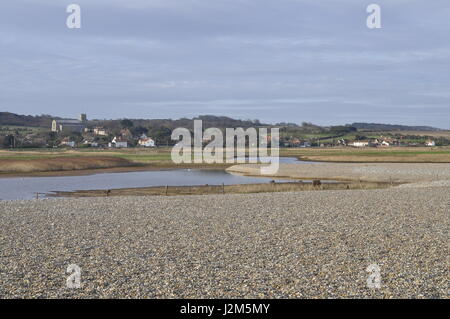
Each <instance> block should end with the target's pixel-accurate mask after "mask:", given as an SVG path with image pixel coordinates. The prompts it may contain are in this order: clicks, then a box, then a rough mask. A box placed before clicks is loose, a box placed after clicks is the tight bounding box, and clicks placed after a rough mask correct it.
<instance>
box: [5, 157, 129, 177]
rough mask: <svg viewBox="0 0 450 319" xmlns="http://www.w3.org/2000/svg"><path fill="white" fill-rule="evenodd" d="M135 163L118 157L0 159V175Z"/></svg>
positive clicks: (108, 166)
mask: <svg viewBox="0 0 450 319" xmlns="http://www.w3.org/2000/svg"><path fill="white" fill-rule="evenodd" d="M133 165H136V164H135V163H133V162H131V161H129V160H126V159H124V158H118V157H88V156H86V157H56V158H43V159H33V160H28V159H0V173H34V172H55V171H78V170H87V169H99V168H113V167H130V166H133Z"/></svg>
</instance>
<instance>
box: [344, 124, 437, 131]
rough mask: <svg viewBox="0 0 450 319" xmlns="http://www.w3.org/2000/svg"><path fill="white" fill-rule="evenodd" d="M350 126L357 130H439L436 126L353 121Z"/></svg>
mask: <svg viewBox="0 0 450 319" xmlns="http://www.w3.org/2000/svg"><path fill="white" fill-rule="evenodd" d="M351 126H353V127H356V128H357V129H358V130H366V131H372V132H374V131H439V129H438V128H435V127H431V126H408V125H395V124H377V123H353V124H351Z"/></svg>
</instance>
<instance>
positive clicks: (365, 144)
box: [349, 141, 369, 147]
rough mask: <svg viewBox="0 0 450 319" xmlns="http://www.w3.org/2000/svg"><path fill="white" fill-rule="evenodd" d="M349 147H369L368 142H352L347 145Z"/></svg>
mask: <svg viewBox="0 0 450 319" xmlns="http://www.w3.org/2000/svg"><path fill="white" fill-rule="evenodd" d="M349 145H350V146H354V147H367V146H369V142H368V141H354V142H353V143H351V144H349Z"/></svg>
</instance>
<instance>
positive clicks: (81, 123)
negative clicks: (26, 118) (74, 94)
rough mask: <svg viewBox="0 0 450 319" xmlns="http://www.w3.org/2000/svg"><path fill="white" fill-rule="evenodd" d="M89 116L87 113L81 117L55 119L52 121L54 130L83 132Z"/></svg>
mask: <svg viewBox="0 0 450 319" xmlns="http://www.w3.org/2000/svg"><path fill="white" fill-rule="evenodd" d="M86 122H87V117H86V114H80V118H79V119H78V120H76V119H62V120H53V122H52V132H62V131H69V132H80V133H81V132H83V130H84V128H85V127H86Z"/></svg>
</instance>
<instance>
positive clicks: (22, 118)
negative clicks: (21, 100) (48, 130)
mask: <svg viewBox="0 0 450 319" xmlns="http://www.w3.org/2000/svg"><path fill="white" fill-rule="evenodd" d="M53 119H55V117H53V116H51V115H47V114H42V115H37V116H33V115H19V114H14V113H10V112H0V125H12V126H30V127H50V126H51V125H52V120H53Z"/></svg>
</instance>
